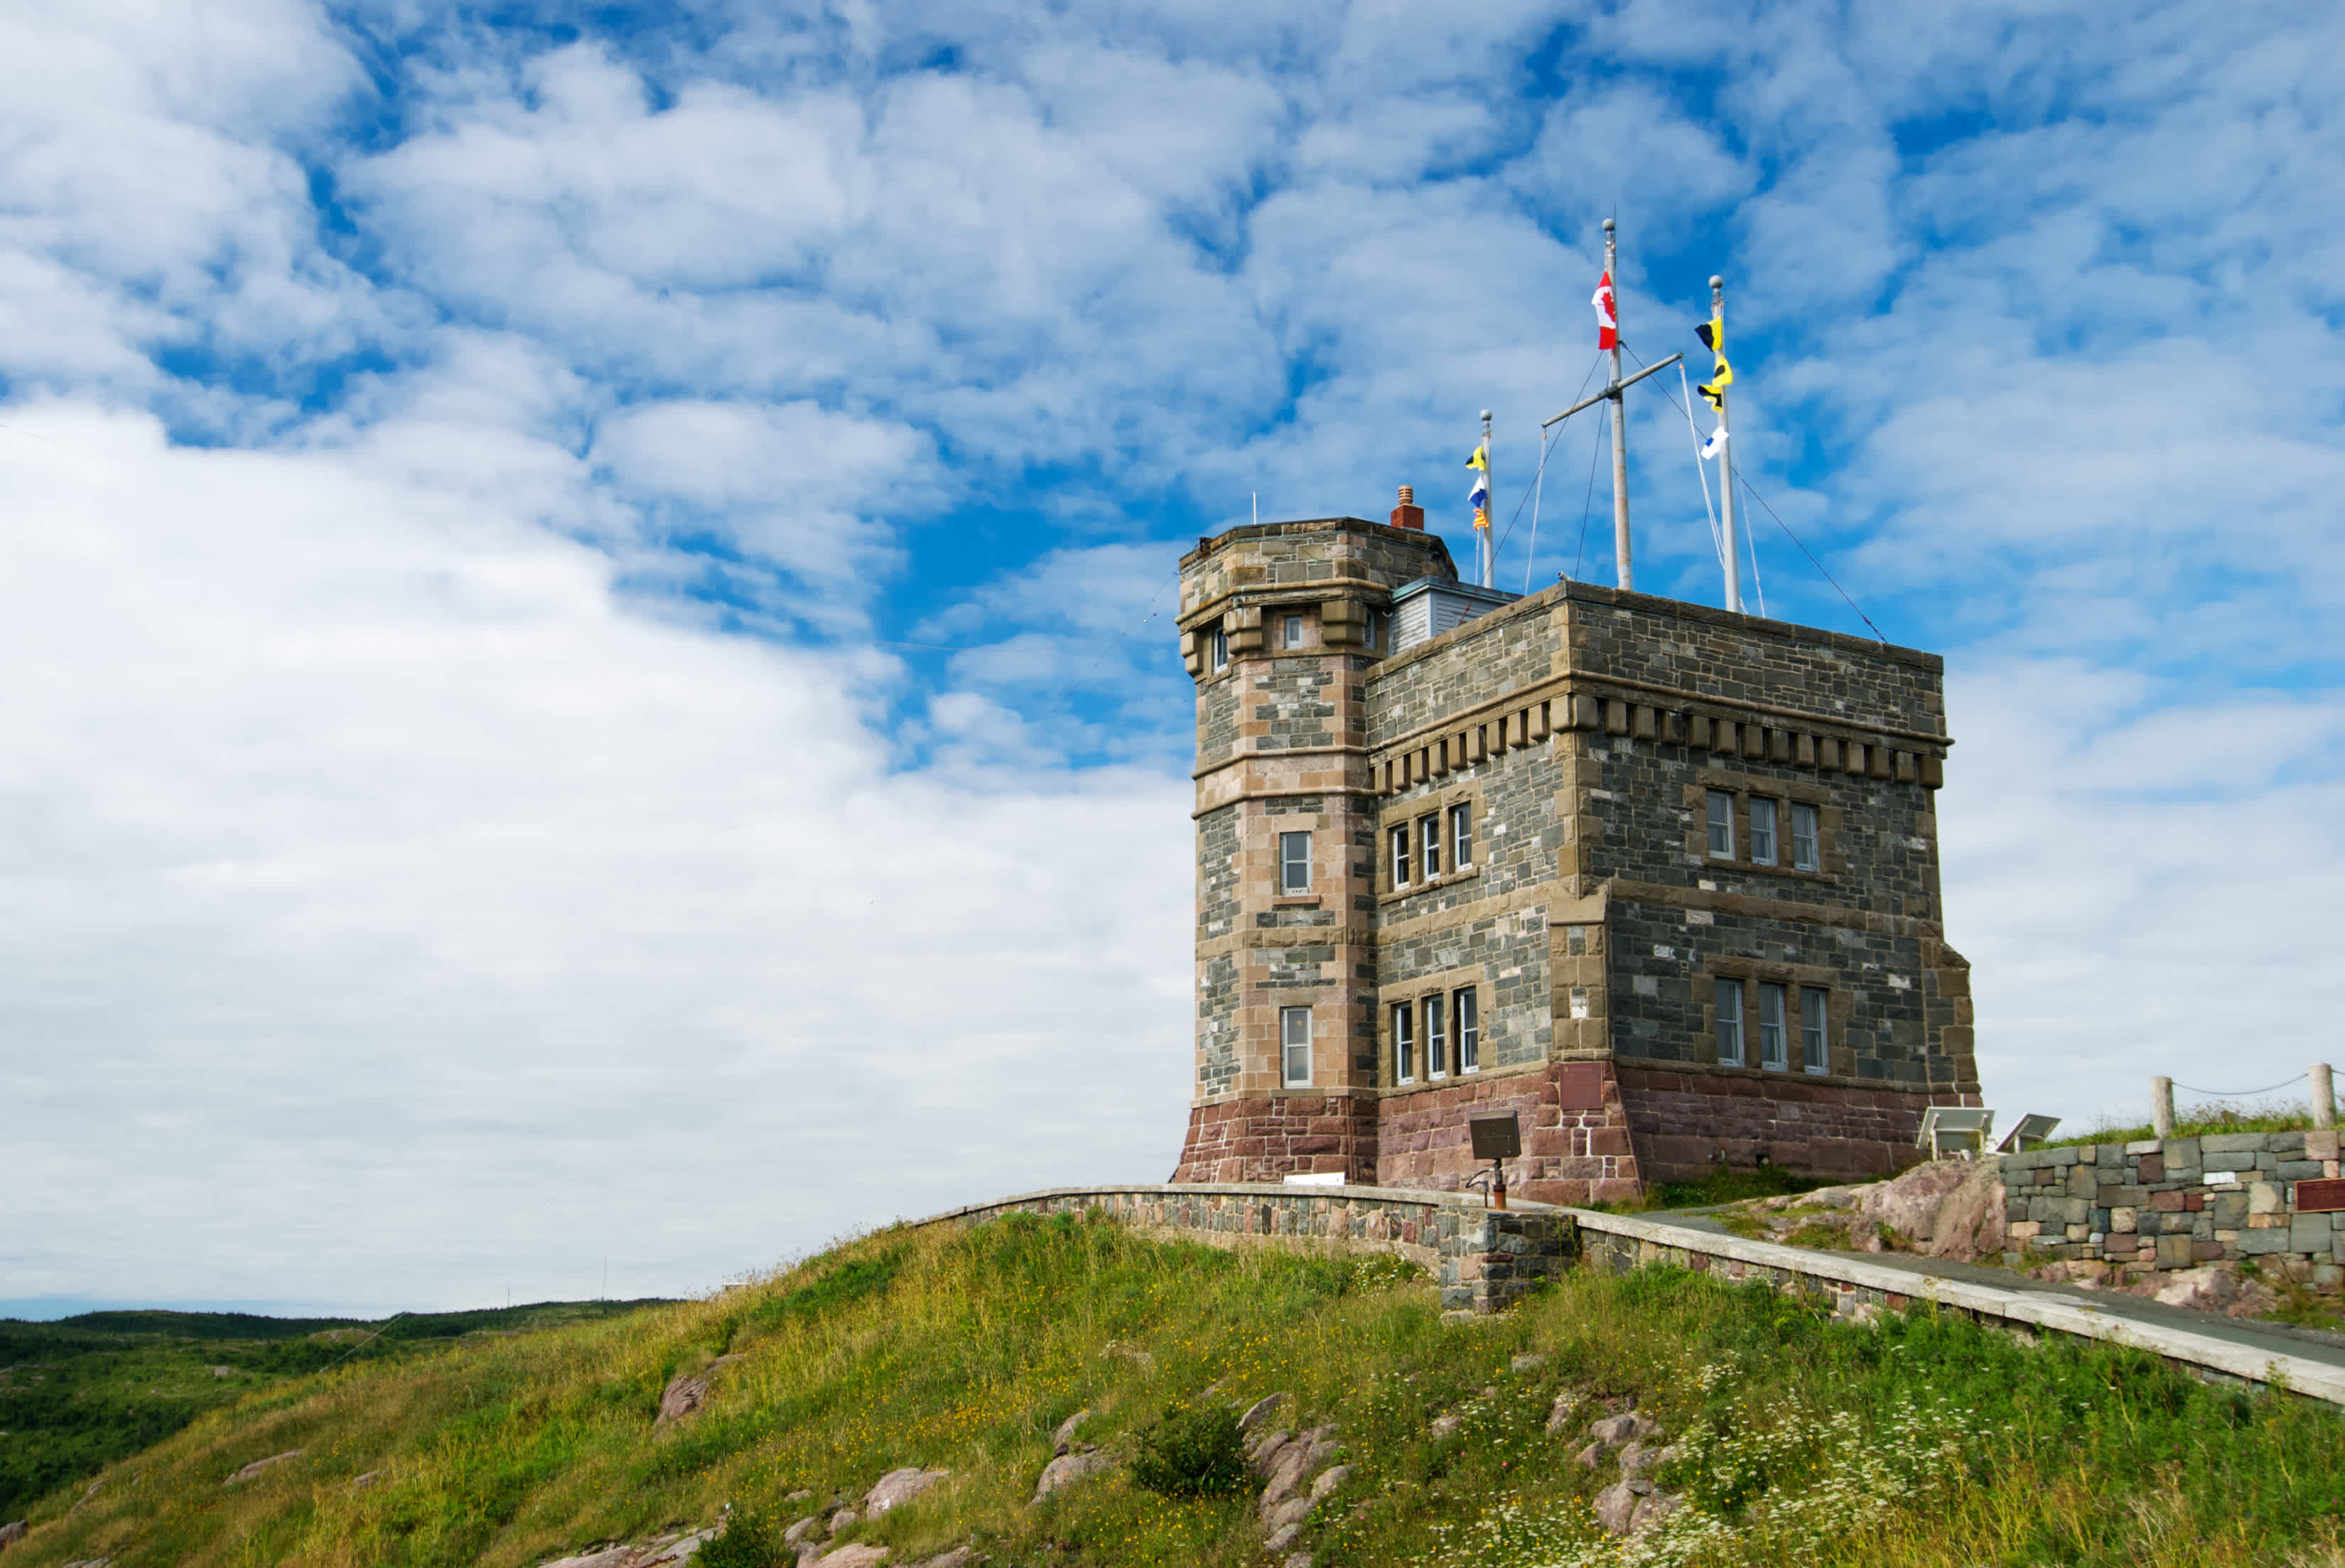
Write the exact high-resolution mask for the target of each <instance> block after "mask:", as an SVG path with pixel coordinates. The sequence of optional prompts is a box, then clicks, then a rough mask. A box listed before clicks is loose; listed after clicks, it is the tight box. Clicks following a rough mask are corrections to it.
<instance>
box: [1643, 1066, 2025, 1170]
mask: <svg viewBox="0 0 2345 1568" xmlns="http://www.w3.org/2000/svg"><path fill="white" fill-rule="evenodd" d="M1615 1070H1616V1071H1617V1072H1618V1073H1619V1079H1620V1093H1621V1098H1623V1100H1624V1101H1625V1102H1626V1103H1627V1105H1628V1109H1629V1132H1630V1135H1631V1137H1632V1138H1633V1139H1634V1140H1635V1143H1636V1146H1637V1155H1638V1159H1639V1165H1640V1167H1641V1168H1642V1170H1643V1173H1644V1176H1645V1179H1647V1180H1648V1181H1690V1180H1694V1179H1699V1178H1700V1177H1702V1176H1705V1175H1707V1174H1709V1173H1710V1172H1711V1171H1713V1170H1716V1169H1717V1168H1718V1167H1719V1165H1720V1163H1721V1161H1723V1163H1725V1164H1727V1165H1729V1166H1732V1167H1737V1168H1742V1169H1749V1168H1752V1167H1754V1166H1757V1165H1761V1164H1769V1165H1778V1166H1781V1167H1782V1168H1784V1169H1785V1170H1788V1171H1790V1172H1791V1173H1792V1175H1794V1176H1805V1177H1821V1178H1823V1179H1845V1180H1861V1179H1866V1178H1870V1177H1875V1176H1885V1175H1888V1174H1890V1173H1891V1172H1893V1171H1896V1170H1899V1169H1902V1168H1904V1167H1906V1166H1908V1165H1912V1164H1914V1163H1915V1162H1916V1161H1918V1160H1919V1159H1921V1158H1922V1151H1921V1150H1919V1149H1917V1148H1914V1134H1915V1133H1917V1132H1919V1131H1920V1130H1921V1128H1922V1113H1923V1112H1924V1110H1926V1109H1927V1108H1929V1107H1930V1106H1932V1105H1934V1104H1937V1105H1976V1104H1978V1103H1979V1099H1978V1096H1976V1095H1974V1094H1968V1095H1953V1094H1944V1093H1941V1094H1937V1095H1932V1094H1929V1093H1927V1092H1925V1091H1916V1090H1910V1089H1891V1088H1878V1089H1872V1088H1854V1087H1850V1086H1848V1085H1845V1084H1818V1083H1808V1082H1804V1081H1802V1079H1799V1078H1795V1077H1775V1076H1768V1077H1731V1076H1718V1075H1712V1074H1709V1073H1685V1072H1671V1071H1669V1070H1667V1069H1665V1068H1653V1067H1629V1066H1622V1067H1618V1068H1616V1069H1615Z"/></svg>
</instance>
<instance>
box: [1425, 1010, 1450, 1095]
mask: <svg viewBox="0 0 2345 1568" xmlns="http://www.w3.org/2000/svg"><path fill="white" fill-rule="evenodd" d="M1448 1007H1449V998H1448V997H1447V996H1438V995H1436V996H1427V997H1426V999H1425V1076H1426V1077H1429V1078H1446V1077H1448V1076H1449V1024H1448V1019H1447V1017H1446V1015H1447V1011H1448Z"/></svg>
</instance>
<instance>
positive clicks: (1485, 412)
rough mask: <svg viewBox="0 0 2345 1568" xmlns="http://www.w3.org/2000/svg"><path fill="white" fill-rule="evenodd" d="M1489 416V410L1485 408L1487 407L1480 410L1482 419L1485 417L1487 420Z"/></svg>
mask: <svg viewBox="0 0 2345 1568" xmlns="http://www.w3.org/2000/svg"><path fill="white" fill-rule="evenodd" d="M1489 417H1490V410H1487V409H1484V410H1482V418H1483V419H1485V420H1487V419H1488V418H1489Z"/></svg>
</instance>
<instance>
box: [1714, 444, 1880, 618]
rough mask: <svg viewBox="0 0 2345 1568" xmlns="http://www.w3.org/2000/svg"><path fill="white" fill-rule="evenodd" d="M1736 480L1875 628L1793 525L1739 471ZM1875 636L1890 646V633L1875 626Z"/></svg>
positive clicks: (1860, 616) (1837, 590) (1853, 607)
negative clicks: (1825, 568)
mask: <svg viewBox="0 0 2345 1568" xmlns="http://www.w3.org/2000/svg"><path fill="white" fill-rule="evenodd" d="M1734 478H1735V481H1736V482H1738V483H1740V484H1741V486H1742V493H1743V494H1744V495H1747V496H1749V497H1750V498H1751V500H1752V501H1757V502H1758V503H1759V504H1760V505H1761V506H1765V507H1767V515H1768V516H1769V517H1771V518H1774V520H1775V526H1776V527H1777V528H1780V529H1782V531H1783V537H1784V538H1786V539H1788V540H1790V541H1792V543H1793V544H1796V545H1798V546H1799V547H1800V553H1801V554H1802V555H1804V556H1806V557H1807V558H1808V564H1809V565H1810V566H1812V567H1814V568H1815V569H1816V572H1817V573H1818V574H1819V575H1820V576H1822V578H1823V580H1824V581H1825V582H1829V583H1831V584H1832V592H1834V593H1837V594H1839V595H1840V596H1841V598H1843V600H1846V601H1847V602H1848V607H1849V608H1850V609H1851V610H1854V611H1856V618H1857V619H1858V620H1859V621H1862V622H1864V623H1865V624H1866V625H1867V626H1873V617H1872V616H1870V615H1867V614H1866V613H1865V612H1863V610H1862V609H1860V608H1859V607H1858V605H1857V602H1856V601H1855V600H1853V599H1850V598H1849V597H1848V590H1847V589H1845V588H1843V587H1842V586H1841V585H1840V579H1839V578H1837V577H1834V576H1833V575H1832V573H1831V572H1826V571H1824V563H1823V562H1822V561H1818V560H1817V559H1816V552H1815V551H1812V550H1810V549H1809V548H1808V547H1807V543H1806V541H1803V540H1802V539H1801V538H1800V536H1799V535H1798V534H1796V533H1793V532H1792V525H1791V524H1790V523H1788V522H1785V521H1783V519H1782V516H1781V515H1780V514H1779V513H1778V512H1777V511H1775V509H1774V508H1773V507H1771V506H1767V498H1766V497H1765V496H1763V495H1761V494H1760V493H1759V492H1758V491H1756V490H1753V489H1752V488H1751V481H1749V480H1747V479H1745V478H1743V477H1742V474H1741V471H1740V470H1737V471H1736V473H1735V475H1734ZM1873 636H1874V637H1875V638H1876V639H1878V640H1879V641H1880V642H1881V644H1882V645H1883V647H1886V646H1888V643H1889V635H1888V633H1887V632H1883V631H1882V629H1881V628H1880V627H1878V626H1873Z"/></svg>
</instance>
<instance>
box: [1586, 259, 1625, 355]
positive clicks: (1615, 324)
mask: <svg viewBox="0 0 2345 1568" xmlns="http://www.w3.org/2000/svg"><path fill="white" fill-rule="evenodd" d="M1589 304H1591V305H1593V306H1595V307H1596V347H1597V348H1598V349H1615V348H1618V347H1619V344H1620V319H1619V317H1618V316H1615V315H1614V314H1613V313H1612V269H1611V268H1609V267H1608V268H1605V269H1604V277H1603V278H1602V280H1601V281H1599V283H1598V284H1597V285H1596V297H1595V298H1593V299H1591V300H1589Z"/></svg>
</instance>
